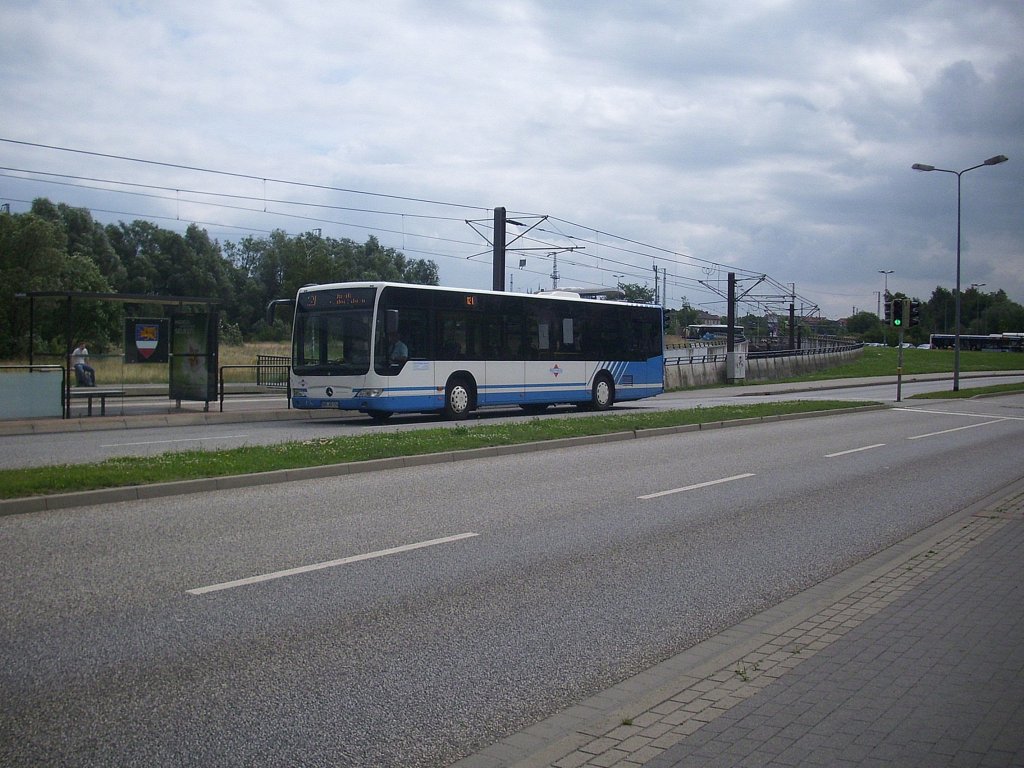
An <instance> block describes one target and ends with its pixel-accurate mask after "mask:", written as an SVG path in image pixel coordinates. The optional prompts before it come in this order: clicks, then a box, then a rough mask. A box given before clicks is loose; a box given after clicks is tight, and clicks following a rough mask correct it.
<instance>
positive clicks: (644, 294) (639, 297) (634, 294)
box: [618, 283, 655, 304]
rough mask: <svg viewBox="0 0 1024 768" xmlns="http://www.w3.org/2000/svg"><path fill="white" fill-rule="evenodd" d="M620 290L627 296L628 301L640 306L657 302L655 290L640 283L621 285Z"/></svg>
mask: <svg viewBox="0 0 1024 768" xmlns="http://www.w3.org/2000/svg"><path fill="white" fill-rule="evenodd" d="M618 287H619V290H620V291H622V292H623V293H624V294H626V301H635V302H637V303H638V304H653V303H654V300H655V296H654V289H653V288H650V287H648V286H646V285H640V284H639V283H619V286H618Z"/></svg>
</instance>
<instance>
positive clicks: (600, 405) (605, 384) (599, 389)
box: [590, 373, 615, 411]
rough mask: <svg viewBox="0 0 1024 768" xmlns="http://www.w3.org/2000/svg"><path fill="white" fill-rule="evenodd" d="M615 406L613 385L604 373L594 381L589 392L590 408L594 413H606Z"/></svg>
mask: <svg viewBox="0 0 1024 768" xmlns="http://www.w3.org/2000/svg"><path fill="white" fill-rule="evenodd" d="M614 404H615V384H614V383H613V382H612V380H611V378H610V377H609V376H608V374H606V373H602V374H600V375H599V376H598V377H597V378H596V379H595V380H594V386H593V388H592V389H591V391H590V407H591V408H592V409H593V410H595V411H607V410H608V409H609V408H611V407H612V406H613V405H614Z"/></svg>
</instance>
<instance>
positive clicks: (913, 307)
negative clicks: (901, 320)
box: [907, 301, 921, 326]
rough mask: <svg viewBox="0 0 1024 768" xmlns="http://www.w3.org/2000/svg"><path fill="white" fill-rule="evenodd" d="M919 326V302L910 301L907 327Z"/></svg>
mask: <svg viewBox="0 0 1024 768" xmlns="http://www.w3.org/2000/svg"><path fill="white" fill-rule="evenodd" d="M920 324H921V302H920V301H911V302H910V317H909V318H908V320H907V325H911V326H913V325H920Z"/></svg>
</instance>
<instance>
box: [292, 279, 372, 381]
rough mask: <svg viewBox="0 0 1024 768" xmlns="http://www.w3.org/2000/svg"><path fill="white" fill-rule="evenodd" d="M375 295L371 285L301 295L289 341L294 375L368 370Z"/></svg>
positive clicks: (346, 373)
mask: <svg viewBox="0 0 1024 768" xmlns="http://www.w3.org/2000/svg"><path fill="white" fill-rule="evenodd" d="M374 294H375V291H374V289H372V288H362V289H360V288H352V289H348V290H346V291H310V292H307V293H304V294H300V300H299V301H298V303H297V305H296V308H295V327H294V329H293V340H292V368H293V369H294V371H295V373H296V375H299V376H303V375H315V374H323V375H327V374H336V375H359V374H365V373H366V372H367V371H368V370H369V367H370V330H371V328H372V325H371V321H372V317H373V299H374Z"/></svg>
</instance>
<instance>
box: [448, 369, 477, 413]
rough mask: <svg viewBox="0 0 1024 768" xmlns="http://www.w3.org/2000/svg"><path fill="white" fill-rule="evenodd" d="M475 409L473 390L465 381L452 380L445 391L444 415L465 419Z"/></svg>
mask: <svg viewBox="0 0 1024 768" xmlns="http://www.w3.org/2000/svg"><path fill="white" fill-rule="evenodd" d="M472 409H473V389H472V387H471V386H470V385H469V383H468V382H467V381H466V380H465V379H452V380H451V381H449V382H448V386H447V387H445V391H444V415H445V416H447V417H448V418H449V419H453V420H454V419H464V418H466V416H467V415H468V414H469V412H470V411H471V410H472Z"/></svg>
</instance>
